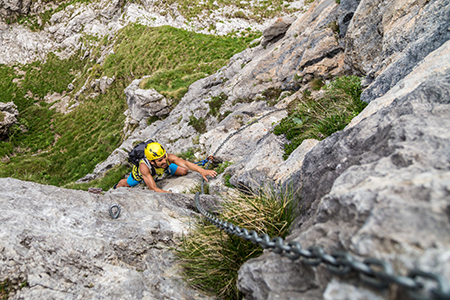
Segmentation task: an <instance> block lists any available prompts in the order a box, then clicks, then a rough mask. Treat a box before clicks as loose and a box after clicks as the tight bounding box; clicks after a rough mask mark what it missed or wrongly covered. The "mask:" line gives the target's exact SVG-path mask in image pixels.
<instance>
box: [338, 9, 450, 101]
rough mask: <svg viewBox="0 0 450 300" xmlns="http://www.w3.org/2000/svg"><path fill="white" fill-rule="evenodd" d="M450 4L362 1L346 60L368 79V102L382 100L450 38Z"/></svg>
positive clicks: (365, 95) (349, 33)
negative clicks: (371, 81) (370, 82)
mask: <svg viewBox="0 0 450 300" xmlns="http://www.w3.org/2000/svg"><path fill="white" fill-rule="evenodd" d="M449 28H450V1H448V0H443V1H410V0H396V1H384V0H377V1H372V0H362V1H361V3H360V4H359V5H358V8H357V10H356V11H355V14H354V16H353V18H352V21H351V23H350V25H349V28H348V30H347V34H346V38H345V42H346V47H345V52H346V61H347V62H348V63H349V64H350V65H352V66H353V67H354V68H356V69H357V70H359V71H360V72H361V73H362V74H364V75H367V76H369V78H371V79H373V78H376V79H375V81H374V83H373V84H372V85H370V86H369V87H368V88H367V89H366V90H365V91H364V93H363V95H362V99H363V100H364V101H367V102H369V101H372V100H373V99H375V98H378V97H380V96H383V95H384V94H385V93H386V92H387V91H388V90H389V89H391V88H392V87H393V86H394V85H395V84H396V83H397V82H398V81H399V80H401V79H402V78H404V77H405V76H406V75H407V74H409V73H410V72H411V71H412V69H413V68H414V66H416V65H417V64H418V63H419V62H420V61H421V60H422V59H424V58H425V57H426V56H427V55H428V54H429V53H431V52H433V51H434V50H436V49H437V48H439V47H440V46H441V45H442V44H444V43H445V42H446V41H448V40H449V39H450V30H449Z"/></svg>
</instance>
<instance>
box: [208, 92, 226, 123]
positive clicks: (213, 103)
mask: <svg viewBox="0 0 450 300" xmlns="http://www.w3.org/2000/svg"><path fill="white" fill-rule="evenodd" d="M227 99H228V96H227V95H226V94H225V93H223V92H222V93H220V95H219V96H216V97H211V100H210V101H206V103H208V105H209V114H210V115H213V116H214V117H218V116H219V115H220V108H221V107H222V105H223V104H224V103H225V101H227Z"/></svg>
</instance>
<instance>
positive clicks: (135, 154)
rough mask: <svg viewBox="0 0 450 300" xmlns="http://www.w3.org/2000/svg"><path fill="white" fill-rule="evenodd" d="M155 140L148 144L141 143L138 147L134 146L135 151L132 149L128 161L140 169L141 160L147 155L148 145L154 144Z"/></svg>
mask: <svg viewBox="0 0 450 300" xmlns="http://www.w3.org/2000/svg"><path fill="white" fill-rule="evenodd" d="M154 142H155V141H154V140H148V141H146V142H140V143H139V144H137V145H136V146H134V148H133V149H131V151H130V152H128V161H129V162H130V163H132V164H133V165H135V166H137V167H139V162H140V161H141V159H143V158H144V156H145V153H144V150H145V147H147V145H148V144H150V143H154Z"/></svg>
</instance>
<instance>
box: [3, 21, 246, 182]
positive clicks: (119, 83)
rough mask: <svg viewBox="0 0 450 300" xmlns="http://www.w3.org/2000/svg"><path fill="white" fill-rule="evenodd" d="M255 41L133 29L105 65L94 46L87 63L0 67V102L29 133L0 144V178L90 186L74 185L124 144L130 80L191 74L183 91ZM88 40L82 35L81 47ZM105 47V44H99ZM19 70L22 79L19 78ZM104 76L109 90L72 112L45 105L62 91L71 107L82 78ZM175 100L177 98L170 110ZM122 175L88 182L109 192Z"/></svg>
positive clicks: (16, 132) (53, 60)
mask: <svg viewBox="0 0 450 300" xmlns="http://www.w3.org/2000/svg"><path fill="white" fill-rule="evenodd" d="M253 38H254V37H253V36H251V35H250V34H249V36H248V37H243V38H231V37H214V36H206V35H201V34H195V33H192V32H187V31H183V30H179V29H175V28H170V27H158V28H147V27H144V26H141V25H130V26H127V27H125V28H123V29H122V30H121V31H120V32H119V33H118V36H117V39H116V41H115V47H114V53H115V54H112V55H110V56H107V57H106V59H105V63H104V64H103V65H99V64H96V63H95V62H96V61H97V59H98V58H99V56H100V51H99V48H95V49H92V51H91V56H90V57H88V58H86V59H80V57H82V56H83V55H82V54H83V53H81V52H80V53H78V54H76V55H74V56H72V57H71V58H69V59H64V60H60V59H59V58H58V57H57V56H56V55H55V54H49V55H48V57H47V60H46V61H45V62H34V63H32V64H28V65H16V66H11V67H9V66H4V65H0V98H1V99H2V101H3V102H9V101H14V103H15V104H16V105H17V107H18V110H19V113H20V114H19V122H20V125H23V126H24V127H25V128H26V129H27V131H26V132H25V131H24V132H23V131H22V130H20V129H19V126H15V127H14V128H12V130H11V135H10V139H9V140H7V141H0V158H2V160H1V161H0V177H14V178H17V179H21V180H29V181H34V182H39V183H44V184H52V185H56V186H66V187H70V188H78V189H87V188H88V186H87V185H78V184H74V183H73V182H74V181H76V180H77V179H79V178H81V177H83V176H85V175H86V174H88V173H90V172H92V170H93V169H94V167H95V165H96V164H98V163H100V162H102V161H104V160H105V159H106V158H107V157H108V155H109V154H110V153H111V152H112V151H113V150H114V149H116V148H117V147H118V146H119V145H120V143H121V142H122V139H123V136H122V129H123V121H124V119H125V116H124V115H123V112H124V111H125V110H126V108H127V104H126V99H125V94H124V92H123V90H124V89H125V87H127V86H128V85H129V84H130V83H131V81H132V80H134V79H136V78H142V77H143V76H145V75H151V76H152V78H153V77H154V74H161V73H165V74H172V75H173V76H174V77H173V78H172V79H170V78H169V77H167V78H169V79H170V80H169V81H170V82H174V81H176V78H178V77H177V76H180V74H181V73H182V74H184V75H182V76H181V77H179V78H181V79H183V80H184V79H185V78H184V77H183V76H185V75H186V74H194V75H193V77H190V79H189V80H186V81H184V84H185V85H186V86H185V89H186V90H187V87H188V86H189V84H190V83H192V82H191V81H193V80H196V79H198V78H199V77H201V76H203V77H204V76H206V74H207V73H213V72H215V71H217V70H218V69H219V68H221V67H222V66H223V65H225V64H227V63H228V60H229V58H230V57H231V56H232V55H234V54H235V53H237V52H240V51H242V50H244V49H245V48H246V47H247V45H248V44H249V43H250V41H251V40H253ZM91 40H92V37H85V38H84V39H83V43H85V44H88V43H89V42H90V41H91ZM107 42H108V39H103V40H102V42H101V43H102V44H103V45H104V44H105V43H107ZM110 42H113V41H110ZM99 47H100V46H99ZM196 69H198V70H201V71H200V73H196V72H197V71H196ZM23 72H24V73H25V75H19V74H23ZM183 72H184V73H183ZM102 76H108V77H113V76H115V81H114V82H113V84H112V85H111V86H110V87H109V89H108V90H107V91H106V93H104V94H97V95H96V96H94V97H90V96H89V97H87V95H88V94H89V93H93V92H94V90H93V89H91V88H89V89H88V90H86V92H85V93H84V94H82V95H81V96H80V97H79V99H78V103H79V105H78V106H77V108H76V109H74V110H73V111H72V112H69V113H67V114H63V113H60V112H57V111H56V110H55V109H50V107H51V105H52V104H50V103H47V102H45V100H44V97H45V96H46V95H50V94H52V93H55V92H56V93H60V94H63V93H66V95H67V96H69V97H71V99H72V100H71V102H70V103H69V105H71V104H74V103H75V100H74V99H73V98H74V94H75V93H76V92H77V91H79V90H80V88H81V87H82V86H83V85H84V83H85V82H86V80H87V79H89V80H93V79H95V78H100V77H102ZM156 77H157V76H155V78H156ZM17 81H18V82H17ZM69 83H72V84H73V85H74V87H75V88H74V90H73V91H72V92H68V91H67V86H68V84H69ZM150 85H151V84H150ZM161 86H163V83H160V84H159V85H158V86H152V87H154V88H156V90H159V92H161V93H163V94H164V93H165V92H166V93H167V94H166V95H169V96H170V93H173V92H174V91H175V90H176V89H178V88H177V86H175V85H172V86H170V84H168V85H167V89H166V90H165V91H164V90H162V88H161ZM180 95H181V94H180ZM180 95H178V96H174V97H175V98H174V99H173V102H172V105H173V106H174V105H176V103H177V99H180V98H181V96H180ZM194 121H195V120H194ZM202 124H203V125H202ZM196 127H197V128H198V129H199V130H200V131H202V130H206V125H204V120H197V123H196ZM202 128H203V129H202ZM123 173H124V170H122V169H117V170H111V171H110V172H108V174H107V176H106V177H105V178H101V179H98V181H95V182H93V183H91V184H89V185H90V186H92V185H94V184H96V185H98V186H99V187H102V188H103V189H108V188H109V187H111V186H112V185H113V184H114V183H116V182H117V180H118V179H120V176H119V174H123Z"/></svg>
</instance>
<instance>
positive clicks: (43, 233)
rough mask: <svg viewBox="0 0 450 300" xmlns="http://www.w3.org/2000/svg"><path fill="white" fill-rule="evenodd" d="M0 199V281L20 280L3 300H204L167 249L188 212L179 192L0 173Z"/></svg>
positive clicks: (187, 201)
mask: <svg viewBox="0 0 450 300" xmlns="http://www.w3.org/2000/svg"><path fill="white" fill-rule="evenodd" d="M208 202H211V199H209V200H208ZM0 204H1V206H2V214H1V216H0V222H1V224H2V225H1V226H0V282H3V281H4V280H5V279H6V278H9V280H10V281H12V282H18V283H22V282H24V281H26V282H27V286H26V287H24V288H22V289H20V290H17V291H16V292H15V294H14V295H12V294H10V296H9V298H8V299H100V298H105V297H106V298H108V299H208V297H206V296H203V295H201V294H199V293H198V292H196V291H194V290H191V289H189V288H187V287H186V286H185V284H184V283H183V282H182V281H181V278H180V277H179V274H178V271H177V270H178V269H177V263H176V262H175V261H174V256H173V252H172V250H171V248H173V247H175V246H176V243H177V241H178V240H179V238H180V237H181V235H182V234H183V233H185V232H186V231H187V230H188V226H189V225H188V218H189V216H192V215H193V213H194V212H193V211H192V209H193V199H191V198H189V197H187V196H183V195H180V194H166V195H162V194H157V193H152V192H150V191H148V190H144V189H141V188H133V189H126V188H120V189H117V190H113V191H111V192H108V193H106V194H104V195H95V194H91V193H88V192H83V191H75V190H66V189H62V188H56V187H53V186H45V185H39V184H36V183H31V182H23V181H18V180H15V179H10V178H2V179H0ZM112 204H119V205H120V206H121V208H122V212H121V214H120V216H119V218H118V219H112V218H111V217H110V216H109V213H108V209H109V207H110V205H112Z"/></svg>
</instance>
